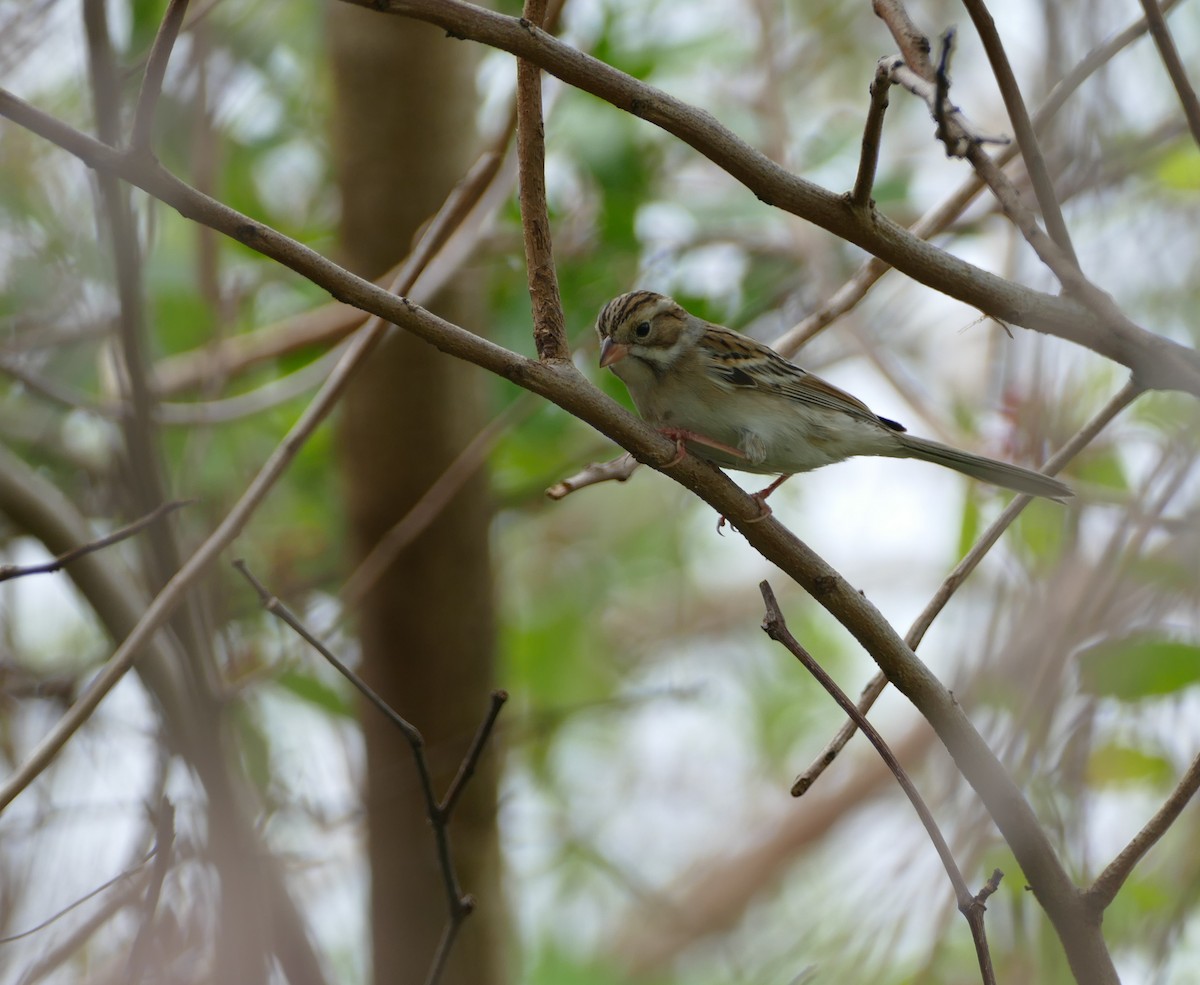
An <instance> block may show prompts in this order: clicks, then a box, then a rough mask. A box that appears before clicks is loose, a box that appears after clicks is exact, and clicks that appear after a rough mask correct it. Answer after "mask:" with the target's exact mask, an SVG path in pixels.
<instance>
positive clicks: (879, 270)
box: [771, 0, 1180, 356]
mask: <svg viewBox="0 0 1200 985" xmlns="http://www.w3.org/2000/svg"><path fill="white" fill-rule="evenodd" d="M1179 2H1180V0H1166V2H1165V3H1164V4H1163V5H1162V10H1163V11H1168V10H1170V9H1171V8H1172V7H1174V6H1176V5H1177V4H1178V3H1179ZM1147 29H1148V25H1147V21H1146V18H1145V17H1143V18H1141V19H1140V20H1137V21H1135V22H1134V23H1133V24H1131V25H1130V26H1129V27H1127V28H1125V30H1123V31H1120V32H1119V33H1117V34H1115V35H1113V36H1112V37H1111V38H1109V39H1108V40H1106V41H1105V42H1104V43H1103V44H1100V45H1097V46H1096V47H1095V48H1093V49H1092V50H1091V51H1089V52H1088V53H1087V54H1086V55H1084V57H1083V58H1081V59H1080V60H1079V62H1078V63H1077V64H1076V65H1075V67H1074V68H1073V69H1071V71H1070V72H1068V73H1067V74H1066V75H1065V76H1064V77H1063V78H1062V79H1061V80H1060V81H1059V82H1057V83H1056V84H1055V85H1054V87H1053V88H1052V89H1051V90H1050V93H1049V95H1047V96H1046V100H1045V102H1043V103H1042V105H1041V106H1040V107H1039V109H1038V111H1037V113H1036V114H1035V116H1034V119H1033V125H1034V129H1035V130H1036V131H1037V132H1038V133H1041V131H1042V130H1043V129H1044V128H1045V127H1046V126H1047V125H1048V124H1049V122H1050V121H1051V120H1052V119H1053V118H1054V117H1055V116H1056V115H1057V113H1058V111H1059V110H1061V109H1062V107H1063V105H1064V104H1065V103H1066V101H1067V99H1068V98H1070V97H1071V96H1072V95H1073V94H1074V93H1075V92H1076V90H1078V88H1079V87H1080V86H1081V85H1082V84H1083V83H1084V82H1086V81H1087V80H1088V79H1089V78H1091V77H1092V76H1093V75H1094V74H1095V73H1096V72H1097V71H1099V70H1100V69H1101V68H1102V67H1103V66H1105V65H1106V64H1108V62H1110V61H1111V60H1112V59H1113V58H1114V57H1116V56H1117V55H1118V54H1119V53H1120V52H1121V51H1123V50H1124V49H1125V48H1127V47H1128V46H1129V45H1130V44H1132V43H1133V42H1134V41H1136V40H1137V39H1138V38H1140V37H1141V36H1142V35H1143V34H1145V33H1146V31H1147ZM1019 151H1020V148H1019V147H1018V146H1017V145H1016V144H1015V143H1014V144H1009V145H1008V146H1006V147H1003V148H1001V149H1000V150H999V151H998V152H997V154H996V158H995V160H996V164H997V165H998V166H1000V167H1003V166H1004V165H1006V164H1007V163H1008V162H1009V161H1011V160H1012V159H1013V158H1014V157H1016V156H1017V154H1018V153H1019ZM984 187H985V185H984V183H983V179H982V178H980V177H979V175H978V174H974V173H972V174H971V175H970V176H969V177H967V178H966V179H965V180H964V181H963V183H962V184H961V185H960V186H959V187H958V189H957V190H955V191H954V192H953V193H952V194H951V195H949V196H948V197H947V198H946V199H945V200H943V201H942V202H941V203H940V204H938V205H936V206H934V207H933V208H932V209H930V210H929V211H928V212H926V213H925V214H924V215H923V216H922V217H921V218H920V219H918V220H917V221H916V222H914V223H913V224H912V225H911V226H909V227H908V231H909V232H910V233H911V234H912V235H914V236H917V237H919V238H920V239H925V240H928V239H930V238H931V237H933V236H936V235H937V234H938V233H941V232H944V231H945V230H946V229H948V228H949V227H950V224H951V223H952V222H953V221H954V220H955V219H957V218H958V217H959V216H960V215H961V214H962V212H963V210H964V209H966V207H967V206H968V205H970V204H971V202H973V201H974V200H975V198H976V196H978V194H979V193H980V192H981V191H983V189H984ZM891 269H892V267H891V266H890V265H889V264H887V263H885V262H884V261H883V260H880V259H878V258H877V257H872V258H871V259H870V260H868V261H867V262H866V263H864V264H863V265H862V266H861V267H859V268H858V270H857V271H855V273H854V275H853V276H852V277H851V278H850V279H849V280H848V281H846V283H845V284H843V285H842V286H841V287H840V288H838V289H837V291H835V292H834V293H833V295H832V296H831V297H830V298H829V300H828V301H826V302H825V303H824V304H823V305H822V306H821V307H820V308H818V309H817V310H816V311H814V312H812V313H811V314H809V315H808V316H806V317H805V318H804V319H803V320H802V321H800V322H798V323H797V324H796V325H795V326H793V327H792V328H790V329H788V330H787V331H786V332H784V333H783V334H782V335H780V336H779V338H777V339H776V340H775V341H774V342H772V343H771V345H772V347H773V348H774V349H775V350H776V351H777V352H780V353H782V354H783V355H785V356H791V355H794V354H795V353H796V352H797V350H799V349H800V348H801V347H802V346H803V345H804V344H805V343H806V342H808V341H810V340H811V339H813V338H814V337H815V336H816V335H818V334H819V333H820V332H822V331H823V330H824V329H826V328H827V327H828V326H829V325H831V324H833V322H835V321H836V320H837V319H838V318H840V317H841V316H842V315H844V314H846V312H848V311H850V310H851V309H852V308H854V306H855V305H856V304H858V302H859V301H861V300H862V299H863V298H864V297H866V295H867V293H868V291H870V289H871V288H872V287H873V286H874V285H875V284H876V283H877V282H878V281H879V279H880V278H881V277H882V276H883V275H884V274H885V273H887V272H888V271H889V270H891Z"/></svg>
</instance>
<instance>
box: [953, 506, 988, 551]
mask: <svg viewBox="0 0 1200 985" xmlns="http://www.w3.org/2000/svg"><path fill="white" fill-rule="evenodd" d="M981 522H982V519H981V517H980V515H979V499H978V498H977V497H976V496H975V495H974V494H973V492H972V494H969V495H968V496H967V498H966V500H965V502H964V503H963V511H962V519H961V520H960V521H959V525H958V552H957V553H956V555H955V556H956V557H960V558H961V557H965V556H966V554H967V552H968V551H969V550H970V549H971V548H972V547H974V546H975V541H977V540H978V539H979V527H980V523H981Z"/></svg>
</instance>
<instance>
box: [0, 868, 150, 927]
mask: <svg viewBox="0 0 1200 985" xmlns="http://www.w3.org/2000/svg"><path fill="white" fill-rule="evenodd" d="M154 854H155V849H151V850H150V851H149V852H147V853H146V855H145V857H144V858H142V859H140V860H139V861H137V862H135V863H134V864H133V865H132V866H130V867H129V868H128V869H126V870H125V871H124V872H119V873H117V875H115V876H113V877H112V878H111V879H109V880H108V881H107V882H102V883H101V884H100V885H99V886H97V887H96V888H95V889H93V890H91V891H90V892H88V893H85V894H84V895H83V896H80V897H79V899H77V900H73V901H72V902H70V903H68V904H67V905H66V906H64V907H63V908H62V909H61V910H59V911H58V912H56V913H54V914H52V915H51V916H48V917H46V919H45V920H43V921H41V922H40V923H38V924H36V925H34V926H32V927H30V928H28V929H27V930H22V931H20V932H19V933H16V934H11V935H9V936H8V937H0V945H3V944H13V943H15V942H16V941H19V940H22V939H23V938H25V937H32V936H33V935H34V934H36V933H38V932H39V931H42V930H45V929H46V928H47V927H49V926H50V925H51V924H52V923H55V922H56V921H58V920H61V919H62V918H63V917H65V916H66V915H67V914H68V913H70V912H71V911H72V910H75V909H77V908H78V907H80V906H82V905H83V904H84V903H86V902H87V901H88V900H90V899H95V898H96V897H97V896H99V895H100V894H101V893H103V892H104V891H105V890H107V889H111V888H112V887H113V886H115V885H116V884H117V883H119V882H125V881H127V880H129V879H132V878H133V877H134V876H135V875H137V874H138V873H139V872H141V871H142V869H144V868H145V867H146V863H147V862H149V861H150V860H151V859H153V858H154ZM133 889H134V891H136V890H137V889H140V886H135V887H133ZM129 902H130V900H128V899H123V900H122V901H121V903H120V906H128V905H129Z"/></svg>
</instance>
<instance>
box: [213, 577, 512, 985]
mask: <svg viewBox="0 0 1200 985" xmlns="http://www.w3.org/2000/svg"><path fill="white" fill-rule="evenodd" d="M233 566H234V567H235V568H237V570H238V571H239V572H240V573H241V575H242V577H244V578H245V579H246V581H247V582H249V583H250V586H251V587H252V588H253V589H254V591H255V592H256V593H257V594H258V597H259V600H260V601H261V602H262V604H263V608H264V609H266V610H267V611H268V612H270V613H271V614H272V615H274V616H276V617H278V618H279V619H280V620H282V621H283V622H285V623H286V624H287V625H288V626H290V627H291V628H292V630H293V631H294V632H295V633H296V635H297V636H299V637H300V638H301V639H302V640H304V642H306V643H307V644H308V645H309V646H311V647H312V648H313V649H314V650H316V651H317V652H318V653H319V654H321V656H322V657H324V658H325V659H326V660H327V661H328V662H329V663H330V665H331V666H332V667H333V668H334V669H335V670H336V671H337V672H338V673H339V674H341V675H342V676H343V677H344V678H346V680H348V681H349V682H350V683H351V684H352V685H354V687H355V688H356V689H357V690H358V692H359V693H360V694H362V695H363V697H365V698H366V699H367V700H368V701H369V702H370V703H371V704H372V705H374V706H375V708H376V709H377V710H378V711H379V712H381V713H382V714H383V716H384V717H385V718H387V719H388V721H390V722H391V723H392V724H393V725H395V726H396V728H398V729H399V730H400V732H401V734H402V735H403V736H404V738H405V740H406V741H407V742H408V744H409V747H410V748H411V749H412V753H413V761H414V763H415V765H416V769H417V776H418V778H419V779H420V781H421V795H422V797H423V798H424V801H425V813H426V816H427V817H428V818H429V824H430V827H432V828H433V838H434V843H435V846H436V849H437V858H438V866H439V867H440V869H441V873H442V883H443V886H444V888H445V891H446V903H447V906H448V908H449V915H448V917H447V921H446V924H445V926H444V927H443V929H442V936H441V938H440V940H439V942H438V946H437V949H436V951H435V952H434V955H433V960H432V962H431V964H430V968H429V973H428V975H427V976H426V978H425V982H426V985H436V982H437V981H438V980H439V979H440V978H441V976H442V971H443V969H444V968H445V965H446V959H447V958H448V957H449V955H450V949H451V947H452V946H453V944H454V940H455V938H456V937H457V935H458V930H459V928H460V927H461V926H462V923H463V921H464V920H466V918H467V917H469V916H470V915H471V912H472V911H473V910H474V909H475V899H474V897H472V896H470V895H469V894H465V893H463V891H462V887H461V886H460V885H459V882H458V872H457V870H456V869H455V866H454V856H453V853H452V851H451V849H450V832H449V822H450V815H451V813H452V812H453V810H454V806H455V804H456V803H457V801H458V797H459V795H460V794H461V793H462V790H463V787H464V786H465V784H466V783H467V781H468V780H470V778H471V776H472V775H473V774H474V772H475V768H476V766H477V765H478V764H479V759H480V757H481V756H482V755H483V750H484V748H485V747H486V745H487V741H488V738H489V737H490V735H491V733H492V727H493V726H494V725H495V724H496V718H497V716H498V715H499V714H500V709H501V708H502V707H503V706H504V702H505V701H507V700H508V695H507V694H506V693H505V692H504V691H493V692H492V697H491V704H490V705H489V707H488V711H487V714H486V715H485V716H484V719H483V721H482V722H481V723H480V726H479V729H478V730H477V731H476V733H475V738H474V739H473V740H472V742H471V746H470V748H469V749H468V750H467V753H466V755H465V756H464V757H463V760H462V762H461V763H460V764H459V768H458V773H457V775H456V776H455V777H454V780H453V781H452V782H451V784H450V787H449V788H448V789H447V791H446V795H445V798H444V799H443V800H441V801H440V802H439V800H438V799H437V795H436V794H435V793H434V790H433V774H432V773H431V772H430V769H429V760H428V757H427V756H426V755H425V740H424V738H423V737H422V736H421V733H420V731H419V730H418V729H417V727H416V726H415V725H413V724H412V723H411V722H409V721H408V720H407V719H406V718H404V717H403V716H402V715H401V714H400V713H399V712H397V711H396V710H395V709H394V708H392V706H391V705H389V704H388V703H387V702H386V701H385V700H384V699H383V698H382V697H381V696H380V695H379V693H378V692H377V691H375V689H374V688H372V687H371V686H370V685H369V684H368V683H367V682H366V681H364V680H363V679H362V678H361V677H359V676H358V674H356V673H354V671H352V670H351V669H350V668H349V667H347V666H346V665H345V664H344V663H343V662H342V661H341V660H340V659H338V657H337V656H336V655H335V654H334V653H333V651H331V650H330V649H329V648H328V647H327V646H325V644H324V643H322V642H321V641H320V640H319V639H317V637H316V636H315V635H313V633H312V632H311V631H310V630H309V629H308V627H307V626H305V625H304V623H303V622H302V621H301V620H300V619H299V618H297V616H296V615H295V614H294V613H293V612H292V611H291V610H290V609H288V607H287V606H286V605H284V604H283V603H282V602H281V601H280V600H279V599H278V598H277V597H276V596H274V595H272V594H271V593H270V592H269V591H268V590H267V589H266V587H265V586H264V585H263V584H262V582H260V581H259V580H258V579H257V578H255V577H254V575H253V574H252V573H251V571H250V569H249V568H248V567H247V566H246V562H245V561H241V560H238V561H234V562H233Z"/></svg>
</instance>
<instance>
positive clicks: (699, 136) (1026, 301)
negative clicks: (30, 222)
mask: <svg viewBox="0 0 1200 985" xmlns="http://www.w3.org/2000/svg"><path fill="white" fill-rule="evenodd" d="M345 2H353V3H357V4H358V5H359V6H367V7H371V8H373V9H380V10H384V11H386V12H388V13H394V14H402V15H405V16H409V17H414V18H416V19H418V20H424V21H428V22H430V23H433V24H437V25H438V26H439V27H442V28H443V29H444V30H446V31H447V32H448V33H449V34H450V35H451V36H453V37H456V38H470V39H472V40H475V41H479V42H481V43H483V44H487V45H491V46H492V47H496V48H501V49H503V50H505V51H508V52H510V53H511V54H514V55H517V56H518V57H521V58H525V59H528V60H529V61H532V62H535V63H537V64H538V65H540V66H541V67H542V68H543V69H544V70H545V71H548V72H550V73H552V74H553V75H556V76H557V77H558V78H560V79H562V80H563V81H564V82H567V83H569V84H571V85H573V86H576V87H577V88H579V89H582V90H583V91H585V92H590V93H592V94H593V95H595V96H599V97H600V98H601V99H604V100H606V101H607V102H610V103H612V104H613V105H614V106H616V107H618V108H619V109H623V110H625V111H626V112H629V113H632V114H633V115H634V116H638V117H640V118H641V119H644V120H646V121H647V122H649V123H653V124H654V125H656V126H659V127H661V128H662V129H664V130H666V131H667V132H668V133H671V134H673V135H675V136H676V137H678V138H679V139H681V140H683V141H684V142H685V143H687V144H688V145H689V146H691V147H693V148H694V149H695V150H697V151H699V152H700V153H701V154H703V155H704V156H705V157H707V158H708V159H709V160H711V161H712V162H713V163H714V164H716V165H717V166H718V167H720V168H721V169H722V170H724V171H726V172H727V173H728V174H729V175H730V176H731V177H733V178H734V179H735V180H737V181H739V182H741V183H742V184H743V185H745V186H746V187H747V188H748V189H749V190H750V191H752V192H753V193H754V194H755V195H757V196H758V197H759V198H760V199H761V200H762V201H764V202H766V203H768V204H770V205H775V206H777V207H779V208H781V209H784V210H785V211H787V212H790V213H792V214H794V215H797V216H800V217H801V218H804V219H807V220H808V221H810V222H813V223H815V224H816V225H818V226H820V227H821V228H823V229H826V230H828V231H829V232H831V233H833V234H834V235H836V236H840V237H841V238H842V239H845V240H847V241H848V242H851V243H854V244H855V245H857V246H860V247H862V248H863V249H864V250H867V251H868V252H870V253H872V254H874V255H875V256H877V257H879V258H880V259H882V260H885V261H886V262H887V263H889V264H891V265H892V266H894V267H896V268H897V269H898V270H901V271H903V272H904V273H906V274H908V275H909V276H910V277H912V278H913V279H914V280H917V281H919V282H920V283H922V284H925V285H927V286H929V287H932V288H933V289H935V290H937V291H941V292H942V293H945V294H948V295H950V296H951V297H954V298H957V299H958V300H960V301H962V302H964V303H965V304H968V305H970V306H971V307H974V308H978V309H979V310H981V311H983V312H984V313H986V314H988V315H990V316H992V317H993V318H997V319H999V320H1000V321H1003V322H1006V323H1010V324H1014V325H1020V326H1022V327H1025V328H1029V329H1033V330H1034V331H1039V332H1045V333H1047V334H1050V335H1056V336H1058V337H1060V338H1064V339H1067V340H1068V341H1071V342H1075V343H1077V344H1079V345H1082V346H1085V347H1087V348H1090V349H1092V350H1093V351H1095V352H1097V353H1099V354H1101V355H1103V356H1106V357H1108V358H1110V359H1113V360H1114V361H1116V362H1119V363H1121V364H1123V365H1125V366H1128V367H1129V368H1130V369H1131V370H1133V371H1134V373H1135V374H1136V375H1137V377H1138V379H1139V381H1140V382H1141V383H1142V384H1143V385H1144V386H1147V387H1153V388H1161V389H1180V390H1185V391H1187V392H1189V393H1192V394H1193V395H1196V396H1200V354H1197V353H1196V352H1195V351H1194V350H1192V349H1189V348H1187V347H1186V346H1182V345H1179V344H1177V343H1175V342H1172V341H1170V340H1168V339H1166V338H1163V337H1161V336H1158V335H1155V334H1153V333H1151V332H1148V331H1146V330H1145V329H1143V328H1141V327H1140V326H1138V325H1136V324H1134V323H1133V322H1131V321H1130V320H1129V319H1127V318H1125V317H1124V316H1123V315H1120V313H1119V312H1116V313H1115V314H1114V312H1113V311H1109V312H1107V314H1106V316H1105V320H1104V321H1103V323H1102V324H1099V325H1098V324H1097V320H1096V316H1095V314H1094V313H1093V312H1092V311H1090V310H1089V309H1088V307H1086V306H1084V305H1081V304H1079V303H1078V302H1076V301H1073V300H1070V299H1066V298H1061V297H1057V296H1054V295H1048V294H1043V293H1040V292H1037V291H1033V290H1030V289H1028V288H1025V287H1022V286H1020V285H1017V284H1014V283H1012V282H1011V281H1008V280H1005V279H1004V278H1002V277H998V276H996V275H994V274H991V273H988V272H987V271H984V270H981V269H980V268H978V267H975V266H973V265H971V264H969V263H966V262H964V261H963V260H960V259H959V258H957V257H954V256H952V255H950V254H948V253H946V252H945V251H943V250H940V249H938V248H937V247H935V246H933V245H932V244H929V243H926V242H924V241H922V240H920V239H919V238H918V237H915V236H913V235H912V234H910V233H909V232H907V231H906V230H904V229H903V228H902V227H900V226H898V225H897V224H896V223H894V222H892V221H891V220H889V219H887V218H886V217H884V216H880V215H878V214H873V215H871V216H866V217H864V216H863V215H861V214H860V212H858V211H857V210H855V209H854V208H853V207H852V206H851V205H850V202H849V200H848V199H847V197H846V196H844V195H835V194H833V193H832V192H829V191H827V190H825V189H823V188H820V187H818V186H817V185H814V184H812V183H811V182H808V181H805V180H803V179H802V178H798V177H796V176H795V175H793V174H791V173H790V172H788V171H787V170H785V169H784V168H782V167H780V166H779V165H777V164H776V163H774V162H773V161H771V160H770V159H769V158H767V157H766V156H765V155H763V154H761V153H759V152H758V151H757V150H755V149H754V148H752V147H750V146H749V145H748V144H746V143H745V142H744V141H742V140H740V139H739V138H738V137H737V136H735V135H734V134H733V133H732V132H731V131H729V130H728V129H727V128H725V127H723V126H721V124H719V123H718V122H717V121H716V120H715V119H714V118H713V117H712V116H711V115H710V114H708V113H706V112H704V111H703V110H699V109H696V108H695V107H692V106H689V105H688V104H686V103H684V102H682V101H681V100H678V99H675V98H674V97H672V96H669V95H667V94H666V93H664V92H663V91H662V90H660V89H656V88H655V87H654V86H650V85H647V84H645V83H643V82H639V81H638V80H636V79H634V78H632V77H630V76H628V75H626V74H625V73H623V72H619V71H618V70H616V69H614V68H613V67H612V66H610V65H607V64H605V63H604V62H601V61H599V60H598V59H595V58H592V57H590V56H588V55H585V54H584V53H582V52H580V51H578V50H577V49H575V48H572V47H571V46H569V45H566V44H564V43H563V42H561V41H559V40H557V39H556V38H554V37H553V36H551V35H549V34H547V33H546V32H544V31H540V30H538V29H537V28H535V27H533V26H532V25H529V24H523V23H522V22H521V21H520V20H519V19H517V18H513V17H505V16H504V15H502V14H498V13H495V12H493V11H490V10H485V9H483V8H481V7H476V6H474V5H473V4H469V3H465V2H462V0H345ZM0 114H4V115H9V109H8V108H7V107H6V102H5V101H4V100H0Z"/></svg>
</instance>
